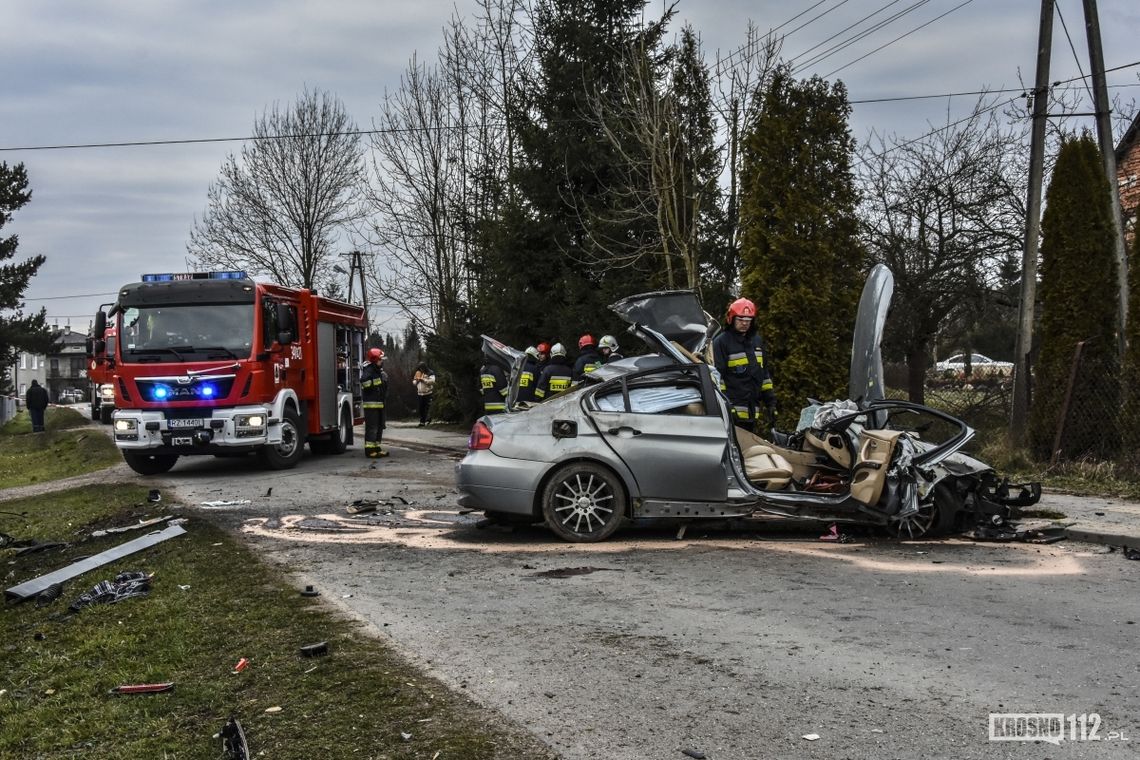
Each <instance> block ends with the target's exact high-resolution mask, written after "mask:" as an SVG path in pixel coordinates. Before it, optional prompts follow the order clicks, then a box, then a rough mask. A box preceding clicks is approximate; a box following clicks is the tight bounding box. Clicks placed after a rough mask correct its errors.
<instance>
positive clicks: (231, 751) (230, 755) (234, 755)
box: [215, 715, 249, 760]
mask: <svg viewBox="0 0 1140 760" xmlns="http://www.w3.org/2000/svg"><path fill="white" fill-rule="evenodd" d="M217 737H221V739H222V752H224V753H225V757H226V760H249V743H248V742H247V741H246V739H245V729H244V728H242V727H241V723H239V722H238V719H237V718H235V717H234V716H232V715H231V716H230V719H229V720H227V721H226V725H225V726H224V727H223V728H222V731H221V733H219V734H217V736H215V738H217Z"/></svg>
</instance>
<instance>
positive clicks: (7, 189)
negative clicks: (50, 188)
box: [0, 163, 52, 390]
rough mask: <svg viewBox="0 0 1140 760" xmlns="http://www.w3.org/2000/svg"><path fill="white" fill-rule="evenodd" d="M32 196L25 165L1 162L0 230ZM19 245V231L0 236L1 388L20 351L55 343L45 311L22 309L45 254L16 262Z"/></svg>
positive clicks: (43, 350)
mask: <svg viewBox="0 0 1140 760" xmlns="http://www.w3.org/2000/svg"><path fill="white" fill-rule="evenodd" d="M31 199H32V192H31V190H29V189H28V173H27V170H26V169H25V168H24V165H23V164H16V165H15V166H11V167H10V166H8V164H7V163H0V230H2V229H3V228H4V225H6V224H7V223H8V222H10V221H11V220H12V214H13V213H14V212H16V211H18V210H20V209H21V208H23V207H24V206H25V205H26V204H27V203H28V201H30V200H31ZM18 246H19V239H18V237H17V236H16V235H9V236H7V237H3V236H0V390H2V389H7V388H8V368H9V367H10V366H11V365H12V362H13V361H14V360H15V358H16V354H17V352H18V351H20V350H25V351H32V352H35V353H46V352H47V351H48V349H49V348H50V347H51V343H52V339H51V333H50V331H49V330H48V327H47V318H46V316H45V315H46V312H45V311H44V310H43V309H40V310H39V311H38V312H37V313H35V314H30V315H26V314H24V312H23V306H24V304H23V296H24V291H25V290H27V288H28V282H29V280H31V279H32V277H34V276H35V275H36V272H38V271H39V268H40V267H41V266H42V265H43V263H44V261H45V258H44V257H43V256H32V257H30V258H27V259H24V260H23V261H20V262H15V261H13V259H14V258H15V255H16V248H17V247H18ZM16 390H19V389H16Z"/></svg>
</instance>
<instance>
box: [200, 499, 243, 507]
mask: <svg viewBox="0 0 1140 760" xmlns="http://www.w3.org/2000/svg"><path fill="white" fill-rule="evenodd" d="M249 503H251V502H250V500H249V499H237V500H234V501H222V500H218V501H203V502H200V504H199V505H200V506H203V507H211V508H213V509H220V508H224V507H240V506H244V505H246V504H249Z"/></svg>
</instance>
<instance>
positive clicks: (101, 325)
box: [92, 309, 107, 339]
mask: <svg viewBox="0 0 1140 760" xmlns="http://www.w3.org/2000/svg"><path fill="white" fill-rule="evenodd" d="M106 332H107V312H105V311H103V310H102V309H100V310H99V311H97V312H95V327H94V328H93V329H92V334H93V335H94V337H96V338H99V339H102V338H103V335H104V334H105V333H106Z"/></svg>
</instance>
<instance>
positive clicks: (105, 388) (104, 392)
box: [99, 383, 115, 401]
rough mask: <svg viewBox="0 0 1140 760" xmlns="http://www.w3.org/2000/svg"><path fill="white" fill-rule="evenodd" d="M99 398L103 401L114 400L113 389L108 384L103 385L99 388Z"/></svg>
mask: <svg viewBox="0 0 1140 760" xmlns="http://www.w3.org/2000/svg"><path fill="white" fill-rule="evenodd" d="M99 398H101V399H102V400H103V401H114V400H115V387H114V386H113V385H111V384H110V383H105V384H103V385H100V386H99Z"/></svg>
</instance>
